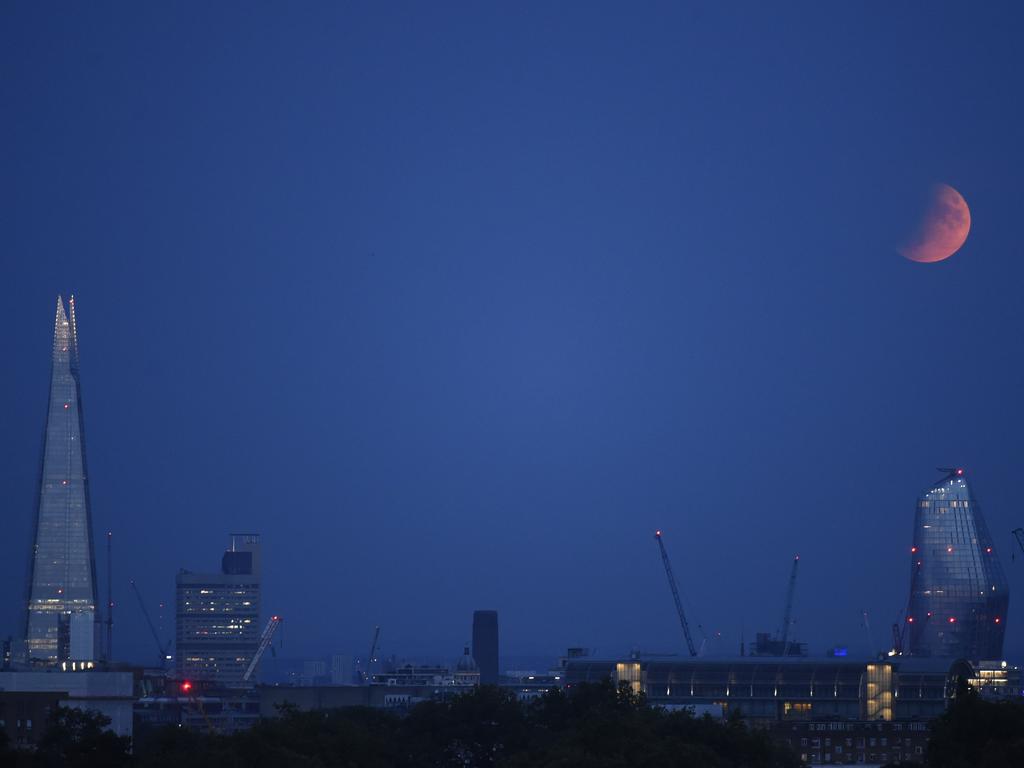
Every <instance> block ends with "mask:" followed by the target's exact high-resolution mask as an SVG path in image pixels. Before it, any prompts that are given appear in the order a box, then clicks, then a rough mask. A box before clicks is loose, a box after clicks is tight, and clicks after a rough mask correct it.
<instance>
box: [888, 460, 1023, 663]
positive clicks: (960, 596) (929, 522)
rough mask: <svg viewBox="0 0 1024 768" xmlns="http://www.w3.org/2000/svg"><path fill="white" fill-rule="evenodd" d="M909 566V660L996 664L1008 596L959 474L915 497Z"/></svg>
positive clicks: (977, 509) (979, 517) (955, 472)
mask: <svg viewBox="0 0 1024 768" xmlns="http://www.w3.org/2000/svg"><path fill="white" fill-rule="evenodd" d="M910 562H911V577H910V607H909V609H908V611H907V629H908V630H909V644H908V650H909V652H910V654H911V655H912V656H937V657H947V658H961V659H968V660H971V661H981V660H997V659H1001V658H1002V653H1003V634H1004V632H1005V629H1006V612H1007V609H1008V608H1009V602H1010V594H1009V590H1008V588H1007V583H1006V575H1005V574H1004V573H1003V567H1002V565H1001V564H1000V562H999V557H998V556H997V555H996V549H995V544H994V543H993V541H992V537H991V536H990V535H989V532H988V528H987V527H986V525H985V519H984V517H983V516H982V514H981V508H980V507H979V506H978V502H977V501H976V500H975V498H974V494H972V493H971V489H970V486H969V485H968V484H967V480H966V478H965V477H964V471H963V470H962V469H953V470H949V471H948V474H947V475H946V476H945V477H944V478H943V479H942V480H940V481H939V482H938V483H936V484H935V485H934V486H933V487H931V488H929V489H928V490H927V491H925V492H924V493H922V494H921V496H920V497H919V498H918V500H917V511H916V514H915V516H914V544H913V546H912V547H911V550H910Z"/></svg>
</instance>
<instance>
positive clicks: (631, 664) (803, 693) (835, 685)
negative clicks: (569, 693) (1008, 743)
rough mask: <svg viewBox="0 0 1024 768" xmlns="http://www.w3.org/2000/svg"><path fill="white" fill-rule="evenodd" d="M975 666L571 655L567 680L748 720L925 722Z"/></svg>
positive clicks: (904, 659)
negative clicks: (606, 685) (608, 684)
mask: <svg viewBox="0 0 1024 768" xmlns="http://www.w3.org/2000/svg"><path fill="white" fill-rule="evenodd" d="M975 674H976V673H975V672H974V669H973V667H972V666H971V665H970V664H969V663H967V662H964V661H959V660H950V659H911V658H908V657H906V656H900V657H895V658H892V659H889V660H886V661H878V660H868V661H864V660H856V659H836V658H820V659H815V658H800V657H779V658H756V657H740V658H734V659H688V660H680V661H676V660H672V661H666V660H664V659H647V658H644V657H634V658H629V659H610V660H600V659H591V658H583V659H574V660H570V661H568V662H567V663H566V666H565V680H566V682H567V683H568V684H569V685H570V686H571V685H576V684H578V683H585V682H587V683H593V682H600V681H603V680H611V681H612V682H613V683H615V684H616V685H621V684H628V685H629V687H630V689H631V690H632V691H633V692H634V693H640V694H643V695H644V697H645V698H646V700H647V701H648V702H649V703H650V704H652V705H655V706H659V707H667V708H670V709H671V708H680V707H685V708H688V709H690V710H691V711H695V712H701V711H710V710H709V709H707V708H710V707H713V708H714V711H717V712H719V713H720V715H724V716H728V715H730V714H738V715H739V716H740V717H742V718H744V719H745V720H748V721H751V722H757V723H760V724H768V723H772V722H780V721H781V722H786V721H809V720H815V719H831V720H845V721H861V722H889V721H906V720H929V719H931V718H934V717H938V716H939V715H941V714H942V713H943V712H945V711H946V706H947V703H948V701H949V699H950V697H951V696H952V695H953V693H954V692H955V691H956V686H957V681H958V680H959V679H960V678H970V677H972V676H974V675H975Z"/></svg>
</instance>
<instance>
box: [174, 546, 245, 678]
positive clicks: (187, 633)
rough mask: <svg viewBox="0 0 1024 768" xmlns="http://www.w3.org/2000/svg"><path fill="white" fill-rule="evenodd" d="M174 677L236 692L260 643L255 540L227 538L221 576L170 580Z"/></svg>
mask: <svg viewBox="0 0 1024 768" xmlns="http://www.w3.org/2000/svg"><path fill="white" fill-rule="evenodd" d="M175 582H176V584H175V586H176V590H175V594H176V598H175V619H176V621H175V624H176V626H175V645H176V656H175V670H176V672H177V674H178V677H180V678H181V679H189V680H207V681H211V682H213V683H215V684H217V685H223V686H238V685H244V684H246V682H249V683H254V682H255V680H254V679H250V680H249V681H245V680H244V679H243V677H244V675H245V671H246V668H247V667H248V666H249V662H250V661H251V660H252V659H253V657H254V656H255V654H256V650H257V648H258V647H259V642H260V625H259V619H260V537H259V536H258V535H257V534H251V533H245V534H232V536H231V541H230V545H229V547H228V549H227V551H225V552H224V556H223V558H222V559H221V569H220V573H192V572H191V571H185V570H182V571H181V572H179V573H178V576H177V578H176V579H175Z"/></svg>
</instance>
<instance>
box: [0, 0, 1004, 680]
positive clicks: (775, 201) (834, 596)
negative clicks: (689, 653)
mask: <svg viewBox="0 0 1024 768" xmlns="http://www.w3.org/2000/svg"><path fill="white" fill-rule="evenodd" d="M1022 34H1024V10H1022V8H1021V6H1020V4H1019V3H1006V4H999V3H994V2H993V3H982V4H978V3H966V2H965V3H962V4H958V5H954V6H948V7H947V6H946V5H944V4H942V3H934V2H928V3H924V2H920V3H910V2H901V3H890V2H878V3H854V2H849V3H820V2H812V3H806V4H797V3H779V4H776V3H762V2H751V3H719V2H707V3H664V4H660V3H653V2H648V3H629V4H627V3H619V4H607V5H601V4H597V3H592V2H586V3H578V4H573V3H555V4H551V3H535V4H534V3H511V2H509V3H471V2H467V3H465V4H453V3H444V4H441V3H409V4H398V3H366V4H348V3H346V4H342V3H305V4H300V5H294V4H285V3H279V4H273V5H270V4H258V3H250V2H239V3H229V2H219V3H215V4H206V3H164V4H157V3H145V4H136V3H124V4H115V3H102V4H96V3H89V4H85V3H65V4H49V3H47V4H39V3H29V2H24V3H4V4H3V6H2V7H0V116H2V119H0V258H2V267H3V269H2V273H0V277H2V280H0V291H2V300H0V326H2V327H3V329H4V333H3V334H2V337H0V355H2V359H3V361H4V368H3V370H4V375H3V376H2V377H0V403H2V408H0V500H2V502H0V503H2V515H3V517H2V520H3V528H2V534H0V633H2V635H4V636H6V635H8V634H16V633H17V631H18V629H17V627H18V623H19V621H20V617H21V615H22V614H21V611H22V610H23V600H24V590H25V577H26V573H27V569H28V559H29V554H30V548H31V531H32V518H33V514H34V511H33V503H34V497H35V487H36V483H37V480H38V476H37V475H38V470H39V458H40V449H41V437H42V428H43V421H44V417H45V412H46V402H47V390H48V382H49V374H50V344H51V335H52V332H53V327H52V323H53V314H54V300H55V297H56V295H57V294H58V293H60V294H64V295H65V297H66V296H67V294H69V293H74V294H75V296H76V304H77V307H76V309H77V313H78V322H79V334H80V342H81V354H82V387H83V404H84V412H85V424H86V443H87V446H88V460H89V471H90V483H91V491H92V507H93V516H94V526H95V531H96V537H97V546H98V548H99V551H98V553H97V568H98V570H99V571H100V573H101V575H102V574H103V572H104V570H105V555H104V553H103V549H102V544H101V541H102V536H103V533H104V532H105V531H107V530H112V531H113V532H114V536H115V557H114V560H115V563H114V568H115V593H116V594H115V597H116V600H117V605H118V607H117V613H116V618H115V621H116V636H115V645H116V646H117V647H116V654H117V655H118V656H119V657H121V658H128V659H133V660H143V661H149V660H150V658H151V657H152V656H153V655H154V648H153V643H152V639H151V638H150V637H149V634H148V631H147V630H146V627H145V624H144V621H143V619H142V615H141V613H140V611H139V609H138V605H137V604H136V602H135V599H134V596H133V595H132V594H131V592H130V591H129V588H128V579H129V578H135V579H137V580H138V582H139V585H140V587H141V588H142V591H143V593H144V594H145V595H146V597H147V600H148V602H149V603H150V604H151V606H152V607H151V610H152V611H153V613H154V614H155V613H156V608H155V605H156V603H157V601H159V600H165V601H169V602H173V590H174V576H175V573H176V572H177V570H178V569H179V568H183V567H184V568H188V569H191V570H197V571H198V570H204V569H216V568H217V567H219V563H220V555H221V552H222V551H223V549H224V547H225V545H226V544H227V537H228V534H229V533H231V532H249V531H253V532H259V533H261V534H263V537H264V577H265V587H264V596H265V600H264V612H265V613H266V614H268V615H269V613H271V612H275V613H280V614H282V615H283V616H284V618H285V627H284V629H283V643H284V647H283V649H282V653H284V654H285V655H288V656H303V655H315V654H322V653H330V652H336V651H341V650H346V651H349V652H355V653H357V654H358V653H361V652H362V651H363V650H364V649H365V647H366V646H367V645H368V644H369V640H370V636H371V634H372V631H373V626H374V625H376V624H380V625H381V626H382V644H383V648H384V653H385V654H390V653H397V654H399V655H407V656H415V655H442V656H443V655H447V656H450V657H452V658H455V657H456V656H457V655H458V654H460V653H461V650H462V644H463V643H464V642H465V641H466V640H467V639H468V638H469V636H470V622H471V614H472V611H473V609H474V608H494V609H497V610H498V611H499V614H500V622H501V633H502V634H501V641H502V651H503V653H504V654H510V655H511V654H521V655H529V654H537V655H547V656H551V657H554V656H555V655H556V654H558V653H559V652H561V651H562V650H563V649H564V648H565V647H566V646H568V645H582V646H587V647H591V648H595V649H597V650H598V652H599V653H600V654H612V653H621V652H626V651H628V650H629V649H630V648H638V649H642V650H645V651H678V650H680V649H681V647H682V642H681V639H680V637H679V631H678V624H677V621H676V617H675V613H674V610H673V608H672V604H671V598H670V595H669V591H668V588H667V585H666V583H665V577H664V572H663V571H662V567H661V562H660V559H659V557H658V551H657V546H656V544H655V541H654V538H653V531H654V529H655V528H662V529H663V530H664V531H665V542H666V545H667V547H668V549H669V552H670V554H671V556H672V558H673V562H674V567H675V570H676V573H677V576H678V578H679V580H680V586H681V588H682V590H683V593H684V595H685V602H686V605H687V608H688V610H689V611H690V620H691V623H692V624H693V625H697V624H700V625H702V626H703V627H704V629H705V630H706V631H707V632H708V634H709V635H710V634H712V633H713V632H715V631H720V632H721V633H722V640H721V641H720V642H718V643H713V644H712V646H711V648H713V649H715V650H717V651H719V652H722V653H735V652H736V651H737V650H738V646H739V639H740V633H741V630H742V629H744V628H745V631H746V636H747V640H748V642H749V641H750V639H751V638H752V635H753V633H754V632H755V631H757V630H769V631H774V630H775V629H777V628H778V626H779V624H780V622H781V614H782V608H783V598H784V593H785V585H786V580H787V578H788V573H789V568H790V563H791V560H792V557H793V555H794V554H795V553H799V554H800V555H801V574H800V581H799V584H798V587H797V597H796V605H795V608H794V616H795V618H796V625H795V630H794V632H795V634H796V635H797V638H798V639H800V640H804V641H807V642H808V643H810V647H811V652H812V653H813V654H822V653H824V651H825V649H826V648H827V647H829V646H831V645H834V644H845V645H849V646H850V649H851V653H852V652H855V651H856V652H866V651H868V650H869V643H868V639H867V633H866V631H865V629H864V626H863V618H862V611H864V610H867V611H868V612H869V616H870V622H871V633H872V634H873V648H872V649H873V650H877V649H880V648H882V647H883V645H885V646H886V647H887V645H886V644H887V643H888V641H889V626H890V625H891V623H892V622H893V621H895V620H896V619H897V618H898V617H899V616H900V614H901V611H902V610H903V609H904V608H905V606H906V604H907V599H908V590H909V576H910V553H909V548H910V542H911V534H912V526H913V511H914V502H915V499H916V496H917V494H918V493H919V492H920V491H921V490H922V489H924V488H926V487H927V486H929V485H930V484H931V483H932V482H933V481H934V480H936V479H938V478H939V477H940V476H941V475H940V474H939V473H938V472H936V471H935V467H939V466H963V467H965V468H966V471H967V473H968V477H969V479H970V480H971V482H972V483H973V487H974V491H975V493H976V495H977V497H978V499H979V501H980V503H981V505H982V507H983V509H984V510H985V514H986V515H987V519H988V524H989V527H990V529H991V530H992V533H993V536H994V538H995V540H996V543H997V551H998V553H999V555H1000V556H1001V557H1002V559H1003V562H1004V566H1005V568H1006V570H1007V575H1008V578H1009V581H1010V585H1011V591H1013V592H1014V594H1015V597H1013V598H1011V608H1010V614H1009V628H1008V636H1007V648H1006V650H1007V655H1009V656H1010V657H1011V658H1013V657H1014V655H1015V654H1016V656H1017V658H1018V660H1019V658H1020V655H1021V654H1022V653H1024V557H1021V556H1020V553H1019V552H1018V557H1017V559H1016V562H1011V559H1010V554H1011V544H1012V539H1011V536H1010V529H1011V528H1014V527H1016V526H1021V525H1024V509H1022V507H1021V502H1020V497H1021V488H1020V482H1021V481H1020V478H1021V473H1022V457H1021V454H1020V452H1021V435H1022V434H1024V408H1022V405H1021V392H1022V388H1024V363H1022V356H1021V333H1022V329H1024V301H1022V297H1021V287H1022V283H1024V246H1022V241H1021V237H1020V227H1021V222H1022V221H1024V187H1022V176H1024V141H1022V139H1021V137H1022V136H1024V104H1022V94H1024V52H1022V50H1021V48H1020V40H1021V37H1022ZM936 182H942V183H946V184H949V185H951V186H953V187H955V188H956V189H957V190H959V191H960V192H961V193H962V194H963V196H964V198H965V199H966V200H967V203H968V204H969V205H970V208H971V213H972V217H973V225H972V229H971V232H970V236H969V238H968V239H967V242H966V244H965V245H964V247H963V248H962V249H961V250H960V251H959V252H958V253H957V254H956V255H954V256H953V257H952V258H950V259H948V260H946V261H943V262H939V263H936V264H919V263H914V262H911V261H908V260H907V259H904V258H903V257H901V256H900V255H899V254H898V253H897V250H896V249H897V247H898V246H899V244H900V241H901V238H902V237H904V236H905V235H906V233H907V231H908V230H910V229H911V228H912V227H913V226H914V224H915V221H916V220H915V218H914V217H915V216H916V215H917V213H916V209H917V206H918V204H919V202H920V199H921V198H922V195H924V194H925V192H926V191H927V189H928V188H929V186H930V185H931V184H933V183H936ZM105 589H106V587H105V583H103V582H102V581H101V597H102V596H104V595H105ZM172 630H173V620H172V619H171V614H167V615H165V619H164V631H165V634H166V635H167V636H170V634H171V632H172ZM695 632H696V630H695Z"/></svg>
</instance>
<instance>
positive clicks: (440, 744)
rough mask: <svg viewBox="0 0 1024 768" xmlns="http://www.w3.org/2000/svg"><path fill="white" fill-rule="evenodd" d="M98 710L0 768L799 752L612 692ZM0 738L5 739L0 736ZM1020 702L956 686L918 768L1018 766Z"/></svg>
mask: <svg viewBox="0 0 1024 768" xmlns="http://www.w3.org/2000/svg"><path fill="white" fill-rule="evenodd" d="M105 723H106V721H105V719H104V718H103V717H102V716H100V715H98V714H95V713H86V712H80V711H78V710H73V709H60V710H58V711H57V712H55V713H54V714H53V717H52V718H51V722H50V723H49V725H48V728H47V731H46V734H45V737H44V739H43V740H42V742H41V743H40V745H39V749H38V750H37V751H36V752H34V753H27V752H15V751H13V750H11V749H9V748H8V746H7V745H5V744H3V743H2V739H0V766H8V765H10V766H25V767H28V766H31V767H33V768H35V767H37V766H45V767H46V768H50V766H54V767H55V766H70V767H71V768H86V767H88V768H94V767H95V768H99V767H100V766H103V767H104V768H105V767H106V766H115V767H116V766H141V767H143V768H179V767H181V766H189V767H190V768H207V766H210V767H212V766H217V768H236V767H237V768H262V767H263V766H268V767H269V766H275V767H276V766H297V767H301V768H327V767H328V766H343V767H344V768H350V767H351V768H375V767H377V766H381V767H383V766H388V767H389V768H390V767H391V766H396V767H399V768H402V767H408V768H414V767H418V766H495V767H496V768H526V766H531V767H532V766H540V767H541V768H575V767H577V766H578V767H580V768H591V767H592V768H619V767H620V766H623V767H624V766H651V767H652V768H653V767H654V766H659V767H660V766H665V768H674V767H675V766H680V767H683V766H685V767H686V768H705V767H706V768H741V767H742V768H796V766H799V765H800V762H799V760H798V759H797V756H796V755H794V754H793V753H792V752H791V751H789V749H788V748H787V747H784V746H779V745H776V744H774V743H773V742H772V741H771V740H770V739H769V738H768V736H767V734H766V733H765V732H763V731H759V730H757V729H753V730H751V729H748V728H746V727H745V726H744V725H743V724H742V722H740V721H739V720H738V719H735V718H734V719H730V720H727V721H725V722H722V721H718V720H713V719H711V718H707V717H700V718H698V717H693V716H692V715H690V714H688V713H686V712H666V711H665V710H662V709H658V708H652V707H648V706H647V705H646V704H645V702H644V700H643V699H642V697H639V696H635V695H633V694H631V693H630V692H629V691H628V689H626V688H621V689H618V690H617V689H615V688H614V687H612V685H611V684H610V683H604V684H594V685H580V686H576V687H574V688H573V689H572V690H571V691H569V692H562V691H553V692H551V693H548V694H547V695H545V696H544V697H542V698H540V699H538V700H536V701H534V702H532V703H530V704H525V705H524V704H520V703H518V702H517V701H516V699H515V697H514V695H513V694H512V693H511V692H509V691H506V690H502V689H499V688H493V687H486V686H485V687H481V688H478V689H476V690H474V691H472V692H470V693H466V694H464V695H462V696H458V697H456V698H454V699H452V700H451V701H446V702H424V703H422V704H418V705H416V706H415V707H413V708H412V709H411V710H410V711H409V713H408V714H406V715H405V716H400V715H397V714H395V713H393V712H388V711H382V710H374V709H368V708H350V709H337V710H322V711H317V712H298V711H296V710H294V709H290V708H285V709H284V711H282V712H281V717H279V718H275V719H271V720H264V721H261V722H260V723H258V724H257V725H256V726H255V727H253V728H252V729H251V730H249V731H245V732H242V733H237V734H234V735H231V736H224V735H219V734H216V733H201V732H197V731H189V730H186V729H183V728H177V727H174V726H168V727H165V728H159V729H154V730H150V731H142V732H139V733H137V734H136V742H135V744H134V750H133V749H132V746H133V745H132V744H131V743H130V742H129V740H128V739H124V738H119V737H117V736H115V735H114V734H112V733H111V732H109V731H105V730H103V726H104V725H105ZM0 735H2V732H0ZM1022 755H1024V702H1021V701H1020V700H1016V701H1010V702H1001V703H992V702H988V701H983V700H981V699H980V698H978V697H977V696H976V695H975V694H974V693H973V692H972V691H970V690H969V689H967V688H966V687H962V688H961V689H960V690H959V691H958V693H957V696H956V698H955V699H954V701H953V703H952V705H951V706H950V708H949V710H948V711H947V712H946V714H945V715H943V716H942V717H941V718H939V719H938V720H936V721H935V722H934V725H933V729H932V737H931V742H930V744H929V748H928V753H927V756H926V760H925V765H926V766H928V768H1003V766H1019V765H1022V764H1024V763H1022V757H1021V756H1022Z"/></svg>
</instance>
